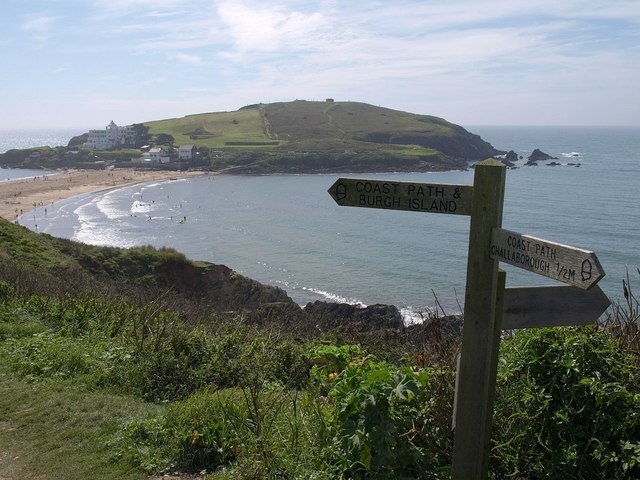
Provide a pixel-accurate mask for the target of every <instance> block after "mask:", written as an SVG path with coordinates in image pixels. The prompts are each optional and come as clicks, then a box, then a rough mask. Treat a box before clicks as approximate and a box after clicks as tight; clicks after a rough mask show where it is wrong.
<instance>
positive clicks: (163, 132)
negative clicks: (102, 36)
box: [0, 99, 504, 174]
mask: <svg viewBox="0 0 640 480" xmlns="http://www.w3.org/2000/svg"><path fill="white" fill-rule="evenodd" d="M132 130H133V131H134V132H135V137H133V136H132V137H131V138H130V139H128V142H127V144H126V145H123V146H118V147H117V148H112V149H101V150H94V149H90V148H86V146H84V145H85V142H86V141H87V138H88V134H87V133H85V134H83V135H79V136H78V137H74V138H73V139H71V141H70V142H69V145H68V146H67V147H56V148H34V149H25V150H10V151H9V152H6V153H4V154H1V155H0V165H2V166H6V167H14V168H15V167H25V168H26V167H28V168H37V167H43V168H61V167H64V168H68V167H75V168H104V167H106V166H110V165H112V166H123V167H124V166H126V167H130V166H131V165H132V162H133V163H134V164H135V162H136V159H138V158H139V157H140V156H141V155H142V153H141V151H140V147H150V146H156V147H160V148H162V149H163V151H164V152H165V153H166V154H167V156H168V157H169V158H171V161H170V162H167V163H164V164H162V165H156V167H159V168H165V169H166V168H174V169H178V168H181V169H184V168H189V167H200V168H206V169H211V170H217V171H226V172H229V173H235V174H273V173H338V172H381V171H439V170H459V169H466V168H467V167H468V166H469V164H470V162H475V161H478V160H483V159H485V158H488V157H491V156H492V155H495V154H498V153H504V152H500V151H498V150H496V149H495V148H494V147H493V146H492V145H490V144H489V143H487V142H485V141H484V140H482V139H481V138H480V137H479V136H478V135H474V134H472V133H470V132H468V131H467V130H465V129H464V128H462V127H460V126H458V125H454V124H452V123H450V122H447V121H446V120H444V119H442V118H438V117H434V116H429V115H418V114H414V113H407V112H402V111H398V110H392V109H388V108H383V107H377V106H373V105H368V104H366V103H357V102H337V101H333V100H331V99H328V100H327V101H324V102H319V101H316V102H311V101H304V100H296V101H292V102H280V103H269V104H262V103H260V104H254V105H247V106H245V107H242V108H241V109H239V110H237V111H234V112H216V113H201V114H196V115H188V116H186V117H183V118H174V119H167V120H158V121H149V122H144V123H142V124H135V125H133V126H132ZM180 145H194V146H195V147H196V150H197V153H196V155H195V156H194V157H193V158H190V159H189V160H180V159H179V156H178V151H177V150H178V149H179V146H180ZM125 147H126V148H125Z"/></svg>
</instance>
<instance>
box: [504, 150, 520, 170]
mask: <svg viewBox="0 0 640 480" xmlns="http://www.w3.org/2000/svg"><path fill="white" fill-rule="evenodd" d="M517 160H518V155H517V154H516V152H514V151H513V150H509V151H508V152H507V153H506V155H505V156H504V158H500V161H501V162H502V163H504V164H505V165H506V166H507V167H515V165H516V164H515V163H513V162H515V161H517Z"/></svg>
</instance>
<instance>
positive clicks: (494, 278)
mask: <svg viewBox="0 0 640 480" xmlns="http://www.w3.org/2000/svg"><path fill="white" fill-rule="evenodd" d="M505 177H506V166H505V165H504V164H503V163H501V162H499V161H497V160H494V159H489V160H485V161H484V162H480V163H478V164H476V171H475V177H474V182H473V185H472V186H471V185H444V184H425V183H414V182H395V181H385V180H365V179H355V178H339V179H338V180H336V181H335V183H334V184H333V185H332V186H331V187H330V188H329V194H330V195H331V196H332V197H333V199H334V200H335V201H336V203H337V204H338V205H342V206H345V207H366V208H381V209H388V210H406V211H413V212H421V213H444V214H454V215H470V216H471V222H470V232H469V258H468V263H467V285H466V291H465V302H464V323H463V331H462V351H461V354H460V360H459V363H458V365H459V366H458V372H457V378H456V398H455V401H454V410H455V411H454V415H453V419H454V422H453V423H454V425H455V439H454V448H453V466H452V476H453V479H454V480H476V479H485V478H487V475H488V469H489V468H488V467H489V447H490V440H491V420H492V416H493V404H494V400H495V390H496V373H497V364H498V347H499V344H500V330H501V328H505V329H514V328H530V327H546V326H559V325H576V324H585V323H593V322H595V321H596V320H597V319H598V317H599V316H600V315H601V314H602V312H604V310H605V309H606V308H607V307H608V305H609V299H608V298H607V297H606V295H605V294H604V293H603V292H602V290H601V289H600V288H599V287H597V286H596V283H598V281H600V279H601V278H602V277H603V276H604V270H602V266H601V265H600V262H599V261H598V258H597V257H596V255H595V254H594V253H593V252H591V251H589V250H583V249H580V248H576V247H571V246H568V245H563V244H560V243H555V242H550V241H548V240H543V239H540V238H537V237H532V236H529V235H522V234H520V233H516V232H512V231H509V230H503V229H502V228H501V226H502V209H503V205H504V188H505ZM498 262H505V263H509V264H511V265H515V266H517V267H520V268H524V269H525V270H529V271H532V272H535V273H538V274H540V275H544V276H546V277H549V278H553V279H555V280H559V281H560V282H563V283H566V284H569V286H556V287H518V288H505V283H506V273H505V272H503V271H500V270H498Z"/></svg>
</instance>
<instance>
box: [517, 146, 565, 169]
mask: <svg viewBox="0 0 640 480" xmlns="http://www.w3.org/2000/svg"><path fill="white" fill-rule="evenodd" d="M557 159H558V157H552V156H551V155H549V154H548V153H544V152H543V151H541V150H540V149H539V148H536V149H535V150H534V151H533V152H531V155H529V157H527V163H525V165H537V164H538V163H537V162H543V161H545V160H557Z"/></svg>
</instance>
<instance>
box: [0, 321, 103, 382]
mask: <svg viewBox="0 0 640 480" xmlns="http://www.w3.org/2000/svg"><path fill="white" fill-rule="evenodd" d="M6 342H7V344H6V348H7V349H8V352H9V359H10V366H11V368H12V369H13V370H14V371H15V372H17V373H18V374H19V375H21V376H24V377H28V378H64V379H71V378H77V377H89V376H93V375H96V373H97V372H99V371H100V370H101V367H100V356H101V349H100V346H99V345H96V344H95V343H94V342H92V341H90V340H88V339H69V338H65V337H60V336H58V335H56V334H54V333H51V332H42V333H37V334H34V335H32V336H30V337H23V338H19V339H9V340H7V341H6Z"/></svg>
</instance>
